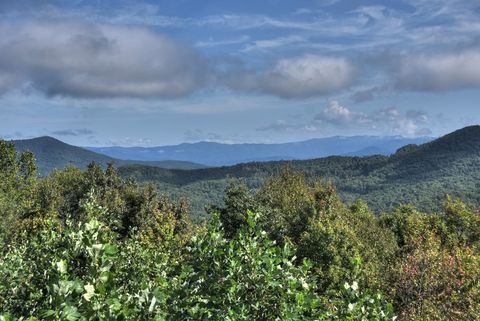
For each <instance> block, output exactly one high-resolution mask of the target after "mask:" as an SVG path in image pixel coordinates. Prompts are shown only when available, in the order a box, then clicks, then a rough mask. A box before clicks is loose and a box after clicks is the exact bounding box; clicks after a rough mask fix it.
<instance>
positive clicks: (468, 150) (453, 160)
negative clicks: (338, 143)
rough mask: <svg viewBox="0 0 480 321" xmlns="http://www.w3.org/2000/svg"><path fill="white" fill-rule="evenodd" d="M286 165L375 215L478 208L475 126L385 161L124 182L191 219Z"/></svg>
mask: <svg viewBox="0 0 480 321" xmlns="http://www.w3.org/2000/svg"><path fill="white" fill-rule="evenodd" d="M285 166H289V167H290V168H291V169H292V170H295V171H301V172H303V173H305V176H306V177H307V178H308V179H310V180H317V179H320V180H322V181H324V182H331V183H333V184H334V185H335V186H336V188H337V190H338V192H339V194H340V195H341V197H342V198H343V199H344V200H345V201H348V202H353V201H355V200H356V199H359V198H360V199H363V200H365V201H366V202H367V203H368V204H369V206H370V207H371V208H372V209H373V210H375V211H376V212H377V213H380V212H382V211H390V210H392V209H394V208H395V207H396V206H398V205H400V204H406V203H409V204H413V205H415V206H416V207H417V208H419V209H420V210H424V211H428V212H435V211H437V210H439V209H440V207H441V204H443V202H444V201H445V199H446V196H447V195H451V196H454V197H460V198H462V199H464V200H465V201H467V202H468V203H471V204H474V205H475V206H480V126H470V127H466V128H463V129H460V130H457V131H455V132H453V133H451V134H448V135H445V136H443V137H440V138H438V139H435V140H433V141H431V142H428V143H425V144H421V145H416V144H410V145H406V146H403V147H401V148H400V149H398V150H397V151H396V152H395V153H394V154H392V155H390V156H384V155H373V156H364V157H359V156H354V157H352V156H330V157H324V158H318V159H310V160H293V161H270V162H251V163H244V164H238V165H234V166H223V167H217V168H204V169H195V170H187V171H185V170H167V169H161V168H158V167H151V166H142V165H127V166H122V167H120V168H119V172H120V174H121V175H122V176H124V177H129V176H133V177H136V178H137V179H138V180H139V181H152V182H155V183H156V184H157V186H158V188H159V189H160V190H161V191H162V192H164V193H166V194H168V195H170V196H171V197H173V198H178V199H180V198H187V199H189V200H190V201H191V205H192V208H193V212H194V213H195V215H203V214H204V211H203V207H204V206H205V205H207V204H221V203H222V195H223V191H224V190H225V188H226V187H227V186H228V184H229V181H231V180H232V178H240V179H242V180H244V181H245V182H246V183H247V185H248V186H249V187H250V188H252V189H256V188H258V187H259V186H261V184H262V182H263V181H264V180H265V179H266V178H268V177H270V176H271V175H275V174H278V173H279V172H280V170H281V169H282V168H284V167H285Z"/></svg>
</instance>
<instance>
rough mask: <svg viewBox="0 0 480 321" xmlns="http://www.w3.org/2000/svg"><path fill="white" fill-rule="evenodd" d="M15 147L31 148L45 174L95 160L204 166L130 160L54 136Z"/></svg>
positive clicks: (172, 166)
mask: <svg viewBox="0 0 480 321" xmlns="http://www.w3.org/2000/svg"><path fill="white" fill-rule="evenodd" d="M14 143H15V147H16V149H17V150H18V151H20V152H21V151H26V150H29V151H31V152H33V153H34V154H35V158H36V159H37V165H38V169H39V172H40V174H42V175H45V174H48V173H50V172H51V171H52V170H53V169H61V168H64V167H65V166H67V165H69V164H70V165H75V166H77V167H80V168H85V167H86V166H87V165H88V164H89V163H91V162H93V161H95V162H97V163H99V164H101V165H103V166H104V165H106V164H108V163H110V162H114V163H115V164H116V165H118V166H121V165H129V164H142V165H150V166H158V167H162V168H168V169H196V168H204V167H205V166H203V165H200V164H194V163H192V162H186V161H175V160H168V161H144V162H143V161H136V160H135V161H130V160H118V159H115V158H113V157H110V156H106V155H102V154H98V153H95V152H93V151H90V150H87V149H84V148H81V147H77V146H72V145H69V144H66V143H64V142H62V141H60V140H58V139H55V138H53V137H48V136H43V137H38V138H32V139H24V140H16V141H14Z"/></svg>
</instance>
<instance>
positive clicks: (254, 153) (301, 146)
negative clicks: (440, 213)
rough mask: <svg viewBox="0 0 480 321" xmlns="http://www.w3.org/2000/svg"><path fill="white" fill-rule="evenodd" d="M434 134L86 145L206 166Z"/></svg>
mask: <svg viewBox="0 0 480 321" xmlns="http://www.w3.org/2000/svg"><path fill="white" fill-rule="evenodd" d="M433 139H434V138H433V137H415V138H407V137H401V136H350V137H347V136H333V137H327V138H315V139H310V140H305V141H300V142H291V143H281V144H221V143H213V142H198V143H183V144H179V145H169V146H157V147H120V146H112V147H85V148H86V149H88V150H90V151H93V152H96V153H100V154H104V155H107V156H110V157H114V158H117V159H130V160H141V161H159V160H181V161H189V162H194V163H200V164H205V165H209V166H225V165H234V164H238V163H246V162H252V161H272V160H295V159H299V160H302V159H311V158H319V157H326V156H332V155H339V156H341V155H346V156H369V155H375V154H379V155H390V154H393V153H394V152H395V151H396V150H397V149H398V148H400V147H402V146H404V145H408V144H423V143H426V142H429V141H431V140H433Z"/></svg>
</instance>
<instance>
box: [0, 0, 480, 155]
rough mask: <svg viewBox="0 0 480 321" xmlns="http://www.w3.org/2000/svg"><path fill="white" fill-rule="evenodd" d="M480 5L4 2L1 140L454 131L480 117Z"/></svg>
mask: <svg viewBox="0 0 480 321" xmlns="http://www.w3.org/2000/svg"><path fill="white" fill-rule="evenodd" d="M478 102H480V0H465V1H462V0H396V1H389V0H386V1H379V0H366V1H355V0H311V1H306V0H295V1H294V0H291V1H287V0H264V1H258V0H242V1H233V0H203V1H198V0H175V1H166V0H157V1H146V0H145V1H130V0H116V1H110V0H102V1H100V0H96V1H93V0H89V1H82V0H77V1H73V0H69V1H66V0H56V1H55V0H54V1H43V0H34V1H29V0H11V1H5V0H0V137H3V138H4V139H26V138H31V137H37V136H43V135H48V136H53V137H56V138H58V139H60V140H62V141H65V142H68V143H71V144H74V145H80V146H110V145H120V146H158V145H169V144H178V143H182V142H196V141H215V142H223V143H251V142H258V143H278V142H288V141H300V140H305V139H310V138H316V137H328V136H335V135H342V136H352V135H402V136H408V137H414V136H440V135H443V134H446V133H448V132H451V131H453V130H455V129H458V128H461V127H464V126H467V125H472V124H478V123H480V106H479V103H478Z"/></svg>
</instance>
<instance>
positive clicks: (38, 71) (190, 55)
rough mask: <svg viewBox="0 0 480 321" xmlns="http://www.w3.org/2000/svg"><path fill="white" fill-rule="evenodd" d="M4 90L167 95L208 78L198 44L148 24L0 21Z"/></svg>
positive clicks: (182, 92) (81, 94)
mask: <svg viewBox="0 0 480 321" xmlns="http://www.w3.org/2000/svg"><path fill="white" fill-rule="evenodd" d="M0 35H1V37H0V53H1V54H0V75H1V76H0V91H3V92H5V91H7V90H9V89H12V88H13V87H15V86H17V87H18V86H25V85H28V86H31V87H33V88H34V89H36V90H39V91H41V92H44V93H46V94H47V95H50V96H56V95H59V96H71V97H82V98H97V97H119V96H123V97H127V96H128V97H164V98H173V97H179V96H183V95H186V94H188V93H191V92H193V91H194V90H196V89H198V88H200V87H202V86H203V85H204V84H205V82H206V74H207V73H206V72H205V70H206V68H207V66H206V64H205V62H204V60H203V59H202V58H201V57H200V56H199V55H198V54H197V53H195V52H194V51H193V50H192V49H190V48H188V47H187V46H185V45H182V44H180V43H179V42H177V41H175V40H173V39H171V38H169V37H167V36H164V35H161V34H158V33H154V32H151V31H149V30H147V29H144V28H137V27H120V26H110V25H102V24H92V23H86V22H81V21H71V20H70V21H66V20H61V21H55V22H45V21H43V22H40V21H31V22H28V23H17V24H13V25H12V24H10V25H8V24H1V25H0Z"/></svg>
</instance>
